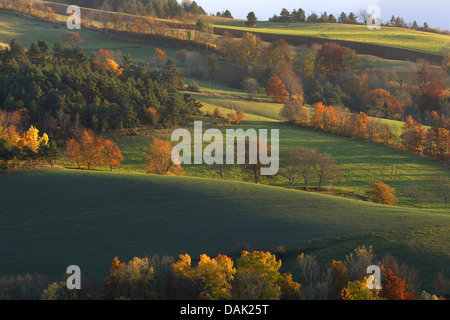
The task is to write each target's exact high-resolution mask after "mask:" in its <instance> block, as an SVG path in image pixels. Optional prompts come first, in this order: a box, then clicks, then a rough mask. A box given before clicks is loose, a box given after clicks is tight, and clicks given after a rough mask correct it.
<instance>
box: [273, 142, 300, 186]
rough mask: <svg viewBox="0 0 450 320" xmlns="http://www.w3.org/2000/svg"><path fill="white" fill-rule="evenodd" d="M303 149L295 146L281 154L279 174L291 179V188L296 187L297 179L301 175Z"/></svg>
mask: <svg viewBox="0 0 450 320" xmlns="http://www.w3.org/2000/svg"><path fill="white" fill-rule="evenodd" d="M301 153H302V150H301V149H300V148H294V149H291V150H288V151H285V152H283V153H282V154H281V155H280V170H279V171H278V174H279V175H280V176H282V177H284V178H286V179H287V180H288V181H289V186H290V187H291V189H292V188H293V187H294V183H295V180H296V179H297V177H298V176H300V168H301V166H302V162H301V159H302V155H301Z"/></svg>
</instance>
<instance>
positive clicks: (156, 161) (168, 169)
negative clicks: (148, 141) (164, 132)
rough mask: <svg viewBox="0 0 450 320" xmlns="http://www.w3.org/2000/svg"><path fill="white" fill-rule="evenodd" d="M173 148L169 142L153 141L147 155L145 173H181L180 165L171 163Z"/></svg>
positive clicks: (155, 139)
mask: <svg viewBox="0 0 450 320" xmlns="http://www.w3.org/2000/svg"><path fill="white" fill-rule="evenodd" d="M172 150H173V146H172V144H171V143H170V142H169V141H165V140H160V139H158V138H154V139H153V144H152V145H151V146H150V150H149V151H148V153H147V172H148V173H151V174H164V175H177V174H181V173H182V172H183V168H182V167H181V164H180V163H173V161H172Z"/></svg>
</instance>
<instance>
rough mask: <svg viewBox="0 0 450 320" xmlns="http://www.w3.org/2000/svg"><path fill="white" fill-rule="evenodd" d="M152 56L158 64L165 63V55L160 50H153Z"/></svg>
mask: <svg viewBox="0 0 450 320" xmlns="http://www.w3.org/2000/svg"><path fill="white" fill-rule="evenodd" d="M154 56H155V58H156V60H158V62H159V63H160V64H163V63H165V62H166V61H167V53H166V52H165V51H164V50H161V49H160V48H156V49H155V54H154Z"/></svg>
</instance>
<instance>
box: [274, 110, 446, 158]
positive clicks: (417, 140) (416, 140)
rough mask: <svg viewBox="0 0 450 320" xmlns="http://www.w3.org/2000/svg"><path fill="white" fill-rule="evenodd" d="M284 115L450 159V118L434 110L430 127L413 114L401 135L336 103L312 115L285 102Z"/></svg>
mask: <svg viewBox="0 0 450 320" xmlns="http://www.w3.org/2000/svg"><path fill="white" fill-rule="evenodd" d="M280 115H281V116H282V117H283V118H285V119H287V120H288V121H290V122H291V123H295V124H299V125H302V126H306V127H312V128H314V129H318V130H321V131H324V132H327V133H334V134H337V135H341V136H345V137H350V138H353V139H360V140H365V141H371V142H376V143H383V144H385V145H388V146H392V147H395V148H398V149H402V150H406V151H409V152H413V153H416V154H421V155H425V156H427V157H430V158H432V159H437V160H441V161H444V162H448V161H449V160H450V121H449V119H446V118H445V116H444V115H441V116H439V115H438V114H437V112H434V111H433V112H432V113H431V116H432V124H431V127H430V128H429V129H428V130H425V128H423V126H422V125H421V124H420V123H418V122H417V121H414V120H413V119H412V117H411V116H409V117H408V118H407V119H406V120H405V123H404V126H403V128H402V134H401V135H400V137H396V136H395V135H394V134H393V133H392V131H391V129H390V127H389V124H387V123H382V122H380V121H379V120H378V119H373V118H372V119H371V118H370V117H368V116H367V114H365V113H364V112H360V113H349V112H347V111H345V110H344V111H342V110H340V109H339V108H335V107H333V106H325V105H324V104H323V103H321V102H318V103H316V104H315V105H314V113H313V114H312V116H310V113H309V112H308V111H307V110H306V108H305V107H303V106H301V105H300V104H298V103H287V104H285V105H284V107H283V109H282V110H281V113H280Z"/></svg>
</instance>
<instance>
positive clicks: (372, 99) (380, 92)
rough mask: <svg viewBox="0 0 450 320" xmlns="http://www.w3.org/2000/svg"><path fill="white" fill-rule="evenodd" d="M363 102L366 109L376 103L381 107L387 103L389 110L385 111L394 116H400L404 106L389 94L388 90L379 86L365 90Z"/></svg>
mask: <svg viewBox="0 0 450 320" xmlns="http://www.w3.org/2000/svg"><path fill="white" fill-rule="evenodd" d="M363 103H364V106H365V107H366V109H370V108H373V107H375V105H376V104H379V106H381V107H384V106H385V105H387V106H388V108H389V110H386V111H389V114H390V115H391V116H392V117H395V118H398V117H400V116H402V115H403V113H404V108H405V104H404V103H403V102H401V101H400V100H399V99H397V98H396V97H395V96H393V95H391V93H390V92H389V91H387V90H384V89H381V88H380V89H376V90H372V91H369V92H367V93H366V94H365V95H364V97H363ZM386 111H385V112H386Z"/></svg>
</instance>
